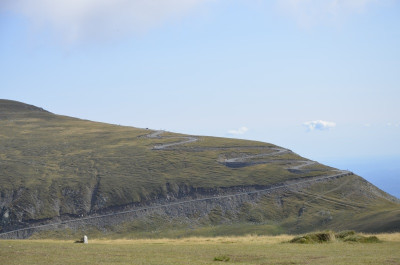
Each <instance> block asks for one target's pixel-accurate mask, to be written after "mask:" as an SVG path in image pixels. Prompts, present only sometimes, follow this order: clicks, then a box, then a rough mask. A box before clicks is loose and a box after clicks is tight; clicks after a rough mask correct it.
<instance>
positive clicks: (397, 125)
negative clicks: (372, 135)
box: [386, 122, 400, 128]
mask: <svg viewBox="0 0 400 265" xmlns="http://www.w3.org/2000/svg"><path fill="white" fill-rule="evenodd" d="M386 126H387V127H396V128H398V127H400V122H399V123H391V122H388V123H386Z"/></svg>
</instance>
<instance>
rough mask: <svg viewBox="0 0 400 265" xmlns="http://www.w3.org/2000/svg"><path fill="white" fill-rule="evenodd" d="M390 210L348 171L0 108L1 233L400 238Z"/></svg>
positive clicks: (241, 147)
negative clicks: (333, 231) (345, 233)
mask: <svg viewBox="0 0 400 265" xmlns="http://www.w3.org/2000/svg"><path fill="white" fill-rule="evenodd" d="M399 210H400V204H399V202H398V201H397V200H396V199H395V198H393V197H391V196H389V195H388V194H386V193H384V192H383V191H381V190H379V189H377V188H376V187H374V186H373V185H371V184H369V183H368V182H366V181H365V180H364V179H362V178H360V177H358V176H355V175H353V174H352V173H351V172H347V171H340V170H337V169H334V168H331V167H328V166H324V165H321V164H319V163H317V162H315V161H310V160H308V159H305V158H303V157H301V156H299V155H297V154H295V153H293V152H291V151H290V150H287V149H284V148H281V147H278V146H275V145H272V144H268V143H262V142H255V141H245V140H236V139H227V138H216V137H203V136H189V135H182V134H176V133H170V132H164V131H152V130H148V129H138V128H132V127H124V126H117V125H110V124H104V123H98V122H92V121H86V120H80V119H76V118H71V117H65V116H60V115H55V114H52V113H50V112H47V111H45V110H43V109H41V108H37V107H34V106H31V105H26V104H23V103H19V102H15V101H9V100H0V225H1V228H0V232H7V231H12V230H16V229H23V228H26V227H37V226H38V225H45V226H43V229H42V230H57V229H58V230H64V229H72V230H73V231H77V230H79V229H87V228H88V227H91V228H93V229H95V230H96V229H97V230H98V231H102V232H104V233H111V232H116V233H117V232H118V233H122V234H129V233H136V234H137V233H139V232H140V233H142V232H143V233H146V232H151V233H153V232H154V231H158V232H159V234H160V235H161V234H162V233H164V232H165V231H171V230H175V231H181V230H182V231H186V232H185V233H187V230H188V228H190V231H192V232H191V233H197V232H195V231H205V230H207V229H208V230H207V231H210V229H214V230H215V229H217V230H218V229H220V230H221V231H227V232H226V233H228V234H238V233H242V232H243V231H244V232H245V231H249V232H252V233H259V232H260V233H262V231H267V230H265V227H267V226H268V227H274V229H275V230H274V231H279V232H303V231H308V230H313V229H322V228H337V229H348V228H352V229H358V230H362V231H392V230H400V224H399V223H400V211H399ZM55 224H57V225H58V226H55ZM236 226H237V227H240V229H232V228H234V227H236ZM194 228H197V229H194ZM224 229H225V230H224ZM214 230H213V231H214ZM21 231H25V232H26V233H25V234H24V237H26V236H30V235H31V234H32V233H34V232H38V229H36V230H34V229H30V230H21ZM163 231H164V232H163ZM177 233H178V232H177ZM207 233H210V232H207ZM215 233H216V234H218V233H219V232H215ZM221 233H223V232H221ZM178 234H179V233H178ZM8 235H11V233H9V234H8Z"/></svg>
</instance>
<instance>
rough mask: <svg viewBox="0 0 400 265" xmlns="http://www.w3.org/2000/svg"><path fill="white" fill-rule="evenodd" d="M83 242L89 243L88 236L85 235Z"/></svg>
mask: <svg viewBox="0 0 400 265" xmlns="http://www.w3.org/2000/svg"><path fill="white" fill-rule="evenodd" d="M83 243H84V244H87V243H88V238H87V236H86V235H84V236H83Z"/></svg>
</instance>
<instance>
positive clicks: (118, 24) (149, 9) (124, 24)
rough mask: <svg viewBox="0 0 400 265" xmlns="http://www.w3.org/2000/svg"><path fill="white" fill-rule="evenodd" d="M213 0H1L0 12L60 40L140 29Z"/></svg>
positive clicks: (72, 40)
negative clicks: (50, 32) (16, 15)
mask: <svg viewBox="0 0 400 265" xmlns="http://www.w3.org/2000/svg"><path fill="white" fill-rule="evenodd" d="M209 1H213V0H34V1H33V0H1V1H0V11H2V10H10V11H13V12H16V13H20V14H22V15H24V16H27V17H28V18H30V19H31V21H32V22H33V23H34V24H35V25H36V26H38V27H44V28H51V29H53V30H54V32H56V33H57V34H58V35H60V36H61V38H62V39H63V40H66V41H69V42H75V41H78V40H82V39H91V38H109V37H110V36H114V35H120V34H126V33H129V32H140V31H143V30H146V29H148V28H151V27H154V26H157V25H159V24H161V23H163V22H165V21H167V20H170V19H174V18H177V17H180V16H182V15H185V14H186V13H188V12H190V11H191V10H192V9H194V8H195V7H197V6H199V5H201V4H203V3H205V2H209Z"/></svg>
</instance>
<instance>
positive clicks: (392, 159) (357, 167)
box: [320, 155, 400, 198]
mask: <svg viewBox="0 0 400 265" xmlns="http://www.w3.org/2000/svg"><path fill="white" fill-rule="evenodd" d="M320 161H321V162H322V163H324V164H326V165H328V166H332V167H336V168H339V169H347V170H350V171H352V172H354V173H355V174H357V175H359V176H362V177H363V178H365V179H366V180H368V181H369V182H371V183H372V184H374V185H375V186H377V187H379V188H380V189H382V190H384V191H386V192H387V193H389V194H391V195H393V196H396V197H397V198H400V155H399V156H388V157H382V156H381V157H359V158H343V159H340V158H335V159H325V160H320Z"/></svg>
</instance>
